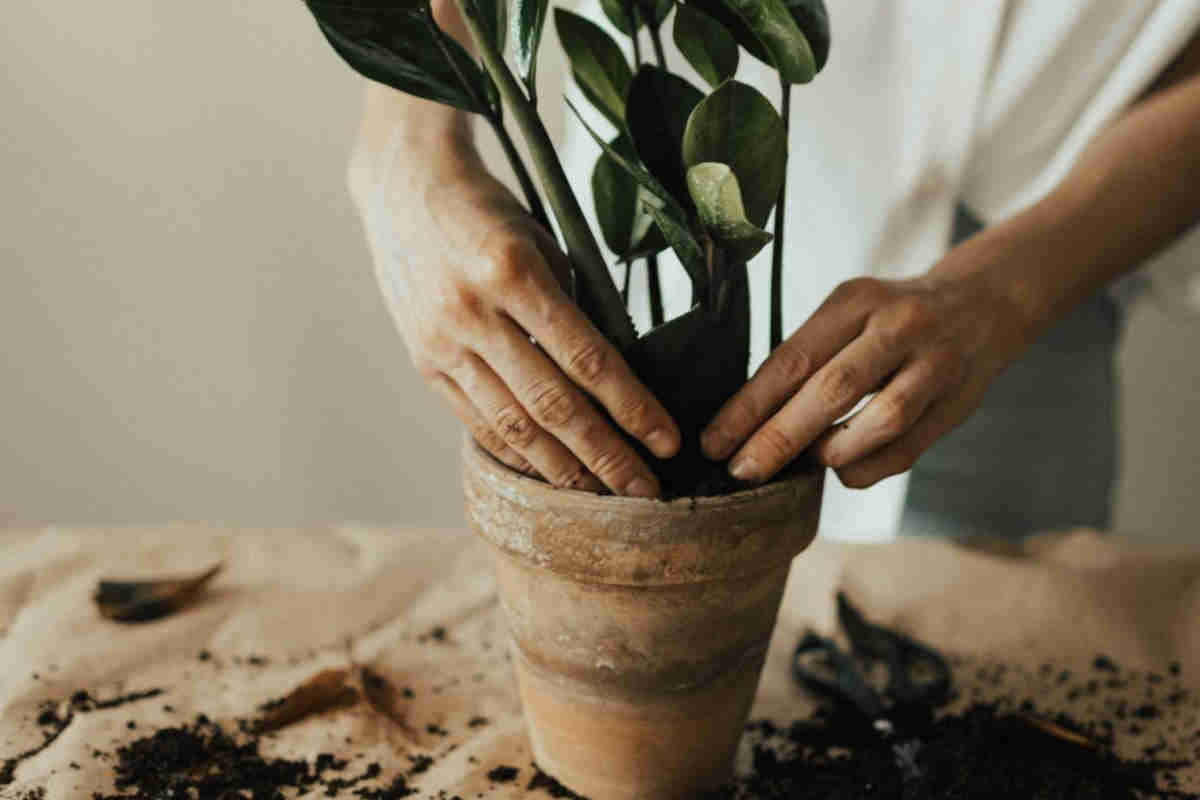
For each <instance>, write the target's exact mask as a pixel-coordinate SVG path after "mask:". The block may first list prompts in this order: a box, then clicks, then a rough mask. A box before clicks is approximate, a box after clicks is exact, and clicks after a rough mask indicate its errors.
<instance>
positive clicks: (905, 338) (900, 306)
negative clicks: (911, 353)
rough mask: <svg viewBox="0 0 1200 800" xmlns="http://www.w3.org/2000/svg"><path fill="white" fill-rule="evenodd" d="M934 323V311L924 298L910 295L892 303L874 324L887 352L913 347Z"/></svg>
mask: <svg viewBox="0 0 1200 800" xmlns="http://www.w3.org/2000/svg"><path fill="white" fill-rule="evenodd" d="M933 324H934V312H933V308H932V307H931V306H930V304H929V302H928V301H926V300H925V299H924V298H920V297H915V296H909V297H904V298H901V299H899V300H897V301H895V302H894V303H892V304H891V305H890V306H889V307H888V308H887V310H886V311H885V312H884V313H882V314H881V315H880V316H879V318H878V321H877V323H876V324H875V325H874V328H875V333H876V336H877V337H878V338H879V342H880V344H881V345H882V347H883V349H884V350H885V351H887V352H896V351H904V350H908V349H911V347H912V345H913V343H914V342H916V341H919V340H920V339H921V338H922V337H924V336H925V335H926V334H927V333H928V332H929V330H930V329H931V328H932V327H933Z"/></svg>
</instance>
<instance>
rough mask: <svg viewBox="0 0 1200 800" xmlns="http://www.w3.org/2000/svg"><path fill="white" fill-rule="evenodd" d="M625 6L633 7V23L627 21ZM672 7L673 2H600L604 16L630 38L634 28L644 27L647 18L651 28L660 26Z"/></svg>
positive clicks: (656, 0) (642, 0) (631, 0)
mask: <svg viewBox="0 0 1200 800" xmlns="http://www.w3.org/2000/svg"><path fill="white" fill-rule="evenodd" d="M626 4H628V5H631V6H633V16H634V23H630V21H629V14H628V13H626V10H625V9H626ZM674 6H675V0H600V7H601V8H603V9H604V15H605V16H606V17H608V19H609V21H610V22H612V24H613V25H614V26H616V28H617V30H619V31H620V32H621V33H623V34H625V35H626V36H632V35H633V32H634V30H635V29H636V28H640V27H642V26H643V25H645V24H646V22H647V18H649V22H650V27H651V28H657V27H658V26H660V25H662V24H663V20H665V19H666V18H667V15H668V14H670V13H671V9H672V8H673V7H674Z"/></svg>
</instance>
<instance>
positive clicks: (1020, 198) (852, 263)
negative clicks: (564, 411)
mask: <svg viewBox="0 0 1200 800" xmlns="http://www.w3.org/2000/svg"><path fill="white" fill-rule="evenodd" d="M568 5H571V4H569V3H568ZM574 5H575V7H576V10H578V11H581V12H582V13H585V14H586V15H587V16H589V17H590V18H591V19H593V20H596V21H598V22H601V24H605V23H606V21H605V20H604V18H603V14H602V13H601V12H600V10H599V5H598V3H597V2H596V0H577V2H575V3H574ZM827 5H828V7H829V14H830V19H831V22H832V28H833V47H832V50H831V54H830V59H829V63H828V64H827V65H826V67H825V69H824V71H823V72H822V73H821V74H820V75H819V76H817V78H816V80H815V81H814V82H813V83H811V84H809V85H807V86H799V87H796V89H795V90H794V93H793V97H792V100H793V102H792V106H793V111H792V132H791V137H790V153H789V162H788V170H789V182H788V187H789V190H788V191H789V194H788V206H787V210H788V220H787V243H788V258H787V261H786V267H785V279H784V306H785V325H784V329H785V332H786V331H790V330H793V329H794V328H795V327H797V326H798V325H799V324H800V323H801V322H802V321H803V320H804V319H805V318H806V317H807V316H808V315H809V314H811V313H812V311H813V310H814V309H815V308H816V307H817V305H818V304H819V303H820V302H821V301H822V300H823V299H824V298H825V297H826V296H827V295H828V293H829V292H830V291H831V290H832V289H833V288H834V287H835V286H836V285H837V284H839V283H840V282H842V281H844V280H847V279H849V278H852V277H856V276H861V275H873V276H878V277H908V276H913V275H917V274H919V273H921V272H923V271H925V270H926V269H928V268H929V267H930V266H931V265H933V264H934V263H935V262H936V261H937V260H938V258H939V257H940V256H941V255H942V254H943V253H944V252H945V250H946V245H947V241H948V238H949V235H950V225H951V220H952V210H953V207H954V204H955V203H956V202H957V201H958V200H959V199H960V198H961V199H962V200H963V201H965V202H966V203H967V205H969V206H970V207H971V208H972V210H973V211H974V212H975V213H976V214H978V215H979V216H980V218H982V219H983V220H985V221H987V222H996V221H999V220H1002V219H1004V218H1006V217H1008V216H1010V215H1012V214H1013V213H1014V212H1015V211H1017V210H1019V209H1021V208H1024V207H1026V206H1028V205H1029V204H1031V203H1032V202H1034V201H1036V200H1037V199H1039V198H1040V197H1042V196H1043V195H1044V194H1045V193H1046V192H1047V191H1048V190H1049V189H1050V188H1052V187H1053V186H1054V185H1055V184H1056V183H1057V182H1058V181H1059V180H1060V179H1061V178H1062V177H1063V176H1064V175H1065V174H1066V172H1067V171H1068V170H1069V168H1070V166H1071V165H1072V163H1073V162H1074V161H1075V159H1076V158H1077V157H1078V155H1079V153H1080V151H1081V150H1082V148H1083V147H1084V146H1085V145H1086V144H1087V142H1088V141H1089V140H1090V139H1091V138H1092V137H1093V136H1094V135H1095V134H1096V132H1097V131H1099V130H1100V129H1102V128H1103V127H1104V126H1105V125H1107V124H1109V123H1110V122H1112V121H1113V120H1114V119H1115V118H1116V117H1117V116H1118V115H1119V114H1120V113H1121V112H1122V110H1123V109H1125V108H1126V107H1127V106H1128V105H1129V104H1130V103H1131V102H1132V101H1134V100H1135V99H1136V98H1137V97H1138V96H1139V95H1140V94H1141V93H1142V92H1143V91H1144V90H1145V89H1146V88H1147V86H1148V85H1149V84H1150V83H1151V82H1152V81H1153V80H1154V78H1155V77H1157V76H1158V75H1159V73H1161V71H1162V70H1163V69H1164V67H1166V66H1167V64H1169V63H1170V61H1171V60H1172V58H1174V57H1175V55H1177V54H1178V53H1179V51H1180V50H1181V49H1182V48H1183V46H1184V45H1185V44H1186V43H1187V42H1188V41H1189V40H1190V38H1191V37H1192V35H1193V34H1194V33H1195V31H1196V30H1197V26H1198V24H1200V0H1008V1H1007V2H1005V1H1004V0H979V1H978V2H976V1H974V0H973V1H972V2H963V1H961V0H959V1H954V0H827ZM669 25H670V23H668V25H667V26H666V27H664V34H665V39H666V40H667V42H668V44H669V43H670V29H669ZM609 30H610V31H612V29H611V28H609ZM613 32H614V34H615V31H613ZM618 40H619V41H620V39H618ZM549 47H551V48H553V47H554V45H550V46H549ZM644 51H645V52H647V53H649V52H651V51H650V48H649V47H648V46H647V47H645V48H644ZM668 58H669V59H670V65H669V66H670V67H671V68H672V69H673V70H675V71H678V72H680V73H682V74H684V75H686V76H688V77H690V78H691V79H692V80H693V81H694V82H695V83H696V85H697V86H701V87H703V86H704V84H703V82H701V81H700V80H699V78H698V77H697V76H696V75H695V74H694V73H693V72H691V70H690V69H688V68H687V67H686V65H685V63H684V61H683V59H682V57H681V56H680V55H679V54H678V53H677V52H675V51H674V49H673V48H669V52H668ZM554 72H555V74H556V75H557V80H559V81H561V82H563V83H569V81H567V80H566V78H565V71H563V70H561V69H559V70H555V71H554ZM738 78H739V79H740V80H743V81H746V82H748V83H752V84H754V85H756V86H758V87H759V88H760V89H762V90H763V91H764V92H765V93H767V95H768V96H769V97H772V98H773V99H777V97H778V91H777V89H775V88H774V87H775V86H776V85H777V84H776V80H775V78H774V77H773V73H771V72H770V71H769V70H768V69H767V68H766V67H764V66H762V65H761V64H759V63H758V62H756V61H754V60H753V59H751V58H748V57H746V56H745V55H744V54H743V59H742V67H741V69H740V70H739V73H738ZM555 88H557V87H552V88H551V91H550V92H546V91H545V90H543V95H542V96H543V97H553V96H555V95H556V94H558V93H559V92H557V91H554V89H555ZM565 90H566V91H567V92H568V93H569V94H570V95H571V96H572V97H573V99H574V100H575V101H576V106H577V107H579V108H581V109H588V108H589V107H588V104H587V103H586V101H583V100H582V98H581V97H580V95H579V93H578V90H577V89H576V88H575V87H574V86H573V85H572V86H567V87H565ZM559 91H561V90H559ZM543 105H544V106H545V105H549V104H543ZM585 113H586V112H585ZM589 122H592V123H593V124H595V125H596V126H597V127H598V129H600V130H608V128H607V127H606V123H605V122H604V120H603V119H602V118H600V117H599V115H595V114H593V115H590V116H589ZM566 130H567V134H566V136H565V140H564V142H563V145H562V152H563V154H564V162H565V164H566V166H567V170H568V172H569V173H570V174H571V176H572V178H573V180H572V184H573V186H574V187H575V188H576V190H577V191H578V192H579V194H580V200H581V202H582V203H583V205H584V207H585V209H587V210H588V212H589V213H591V209H592V199H591V192H590V185H589V180H588V176H589V175H590V172H591V167H592V164H593V163H594V161H595V158H596V155H597V154H598V149H597V148H596V146H595V144H594V143H593V142H592V141H591V140H590V138H588V136H587V134H586V132H584V131H582V129H581V127H580V126H579V125H578V124H577V123H575V122H574V121H573V120H570V119H568V120H567V122H566ZM593 221H594V220H593ZM768 262H769V248H768V249H767V250H766V251H764V254H763V255H760V256H759V257H758V258H756V259H755V261H754V262H752V263H751V266H750V271H751V291H752V293H753V298H754V300H753V311H754V315H755V316H754V319H755V324H754V340H753V341H754V348H753V357H752V360H753V362H754V364H752V366H753V365H756V364H757V363H758V362H759V361H761V359H762V358H763V357H764V356H765V353H766V327H767V325H766V317H767V302H766V301H767V296H768V293H767V286H768V280H767V278H768V271H769V270H768ZM1198 265H1200V229H1198V230H1193V231H1192V232H1191V233H1190V234H1189V235H1188V236H1186V237H1184V239H1183V240H1181V241H1179V242H1177V243H1176V244H1175V245H1174V246H1172V247H1171V248H1170V249H1169V250H1168V251H1167V252H1165V253H1164V254H1163V255H1162V256H1160V257H1159V258H1158V259H1156V264H1155V265H1153V270H1152V271H1153V272H1154V273H1155V274H1157V275H1158V276H1159V278H1160V279H1162V280H1170V281H1173V282H1174V283H1175V284H1176V285H1175V286H1174V287H1173V289H1172V294H1174V295H1176V296H1179V294H1180V292H1181V291H1182V293H1183V294H1185V295H1186V294H1187V293H1188V292H1194V293H1195V295H1196V297H1195V300H1196V306H1197V308H1200V275H1197V272H1198V271H1200V269H1198ZM664 273H665V278H664V280H665V287H664V288H665V293H666V298H667V300H666V303H667V311H668V314H669V315H673V314H676V313H680V312H682V311H683V310H685V307H686V304H687V299H688V297H689V288H688V283H687V279H686V276H685V275H684V274H683V271H682V270H681V269H679V268H678V266H677V265H676V266H675V268H674V269H670V268H668V269H665V270H664ZM634 286H635V295H634V312H635V319H638V320H639V322H640V323H641V325H642V328H643V329H644V328H645V324H646V323H645V320H646V312H645V302H646V301H645V295H644V282H637V281H635V284H634ZM830 483H831V485H830V487H829V488H828V489H827V491H826V506H825V511H824V515H823V525H822V527H823V531H824V532H825V533H826V534H829V535H833V536H839V537H842V538H878V537H881V536H887V535H889V534H890V533H891V531H893V530H894V528H895V523H896V521H897V519H898V516H899V511H900V508H901V504H902V502H903V494H904V480H903V476H900V477H899V478H894V479H891V480H889V481H885V482H884V483H883V484H881V485H880V486H878V487H876V488H874V489H871V490H868V491H867V492H865V493H863V492H854V493H849V492H846V490H844V489H842V488H841V487H840V486H838V485H836V481H831V482H830Z"/></svg>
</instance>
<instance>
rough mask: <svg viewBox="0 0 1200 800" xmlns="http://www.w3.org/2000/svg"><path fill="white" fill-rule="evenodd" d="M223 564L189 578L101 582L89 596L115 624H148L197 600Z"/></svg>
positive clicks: (215, 565)
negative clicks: (116, 622) (115, 621)
mask: <svg viewBox="0 0 1200 800" xmlns="http://www.w3.org/2000/svg"><path fill="white" fill-rule="evenodd" d="M223 566H224V565H223V564H220V563H218V564H214V565H213V566H212V567H210V568H208V569H207V570H205V571H204V572H202V573H200V574H199V575H196V576H194V577H191V578H165V579H159V580H148V581H119V580H101V581H100V583H99V584H98V585H97V586H96V593H95V594H94V595H92V599H93V600H94V601H95V603H96V606H97V607H98V608H99V609H100V613H101V614H102V615H103V616H105V617H108V618H109V619H114V620H117V621H118V622H148V621H150V620H153V619H158V618H159V617H165V616H167V615H168V614H171V613H173V612H175V611H178V610H179V609H181V608H183V607H184V606H186V605H187V604H188V603H190V602H192V601H193V600H195V599H196V597H197V596H199V594H200V593H201V592H202V591H203V590H204V587H205V586H206V585H207V584H208V582H209V581H211V580H212V579H213V578H214V577H216V575H217V573H218V572H220V571H221V569H222V568H223Z"/></svg>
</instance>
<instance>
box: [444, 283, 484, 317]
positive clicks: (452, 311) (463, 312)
mask: <svg viewBox="0 0 1200 800" xmlns="http://www.w3.org/2000/svg"><path fill="white" fill-rule="evenodd" d="M434 308H435V310H436V312H437V315H438V316H439V317H441V319H442V320H443V321H444V322H445V323H446V324H449V325H454V326H462V325H467V324H470V323H473V322H476V321H478V320H479V319H480V318H481V317H482V316H483V301H482V300H481V299H480V298H479V296H478V295H477V294H476V293H475V292H474V291H473V290H472V289H471V288H470V287H467V286H464V285H462V284H452V285H450V286H447V287H445V288H444V289H443V290H442V291H441V292H440V293H439V294H438V296H437V300H436V301H435V302H434Z"/></svg>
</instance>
